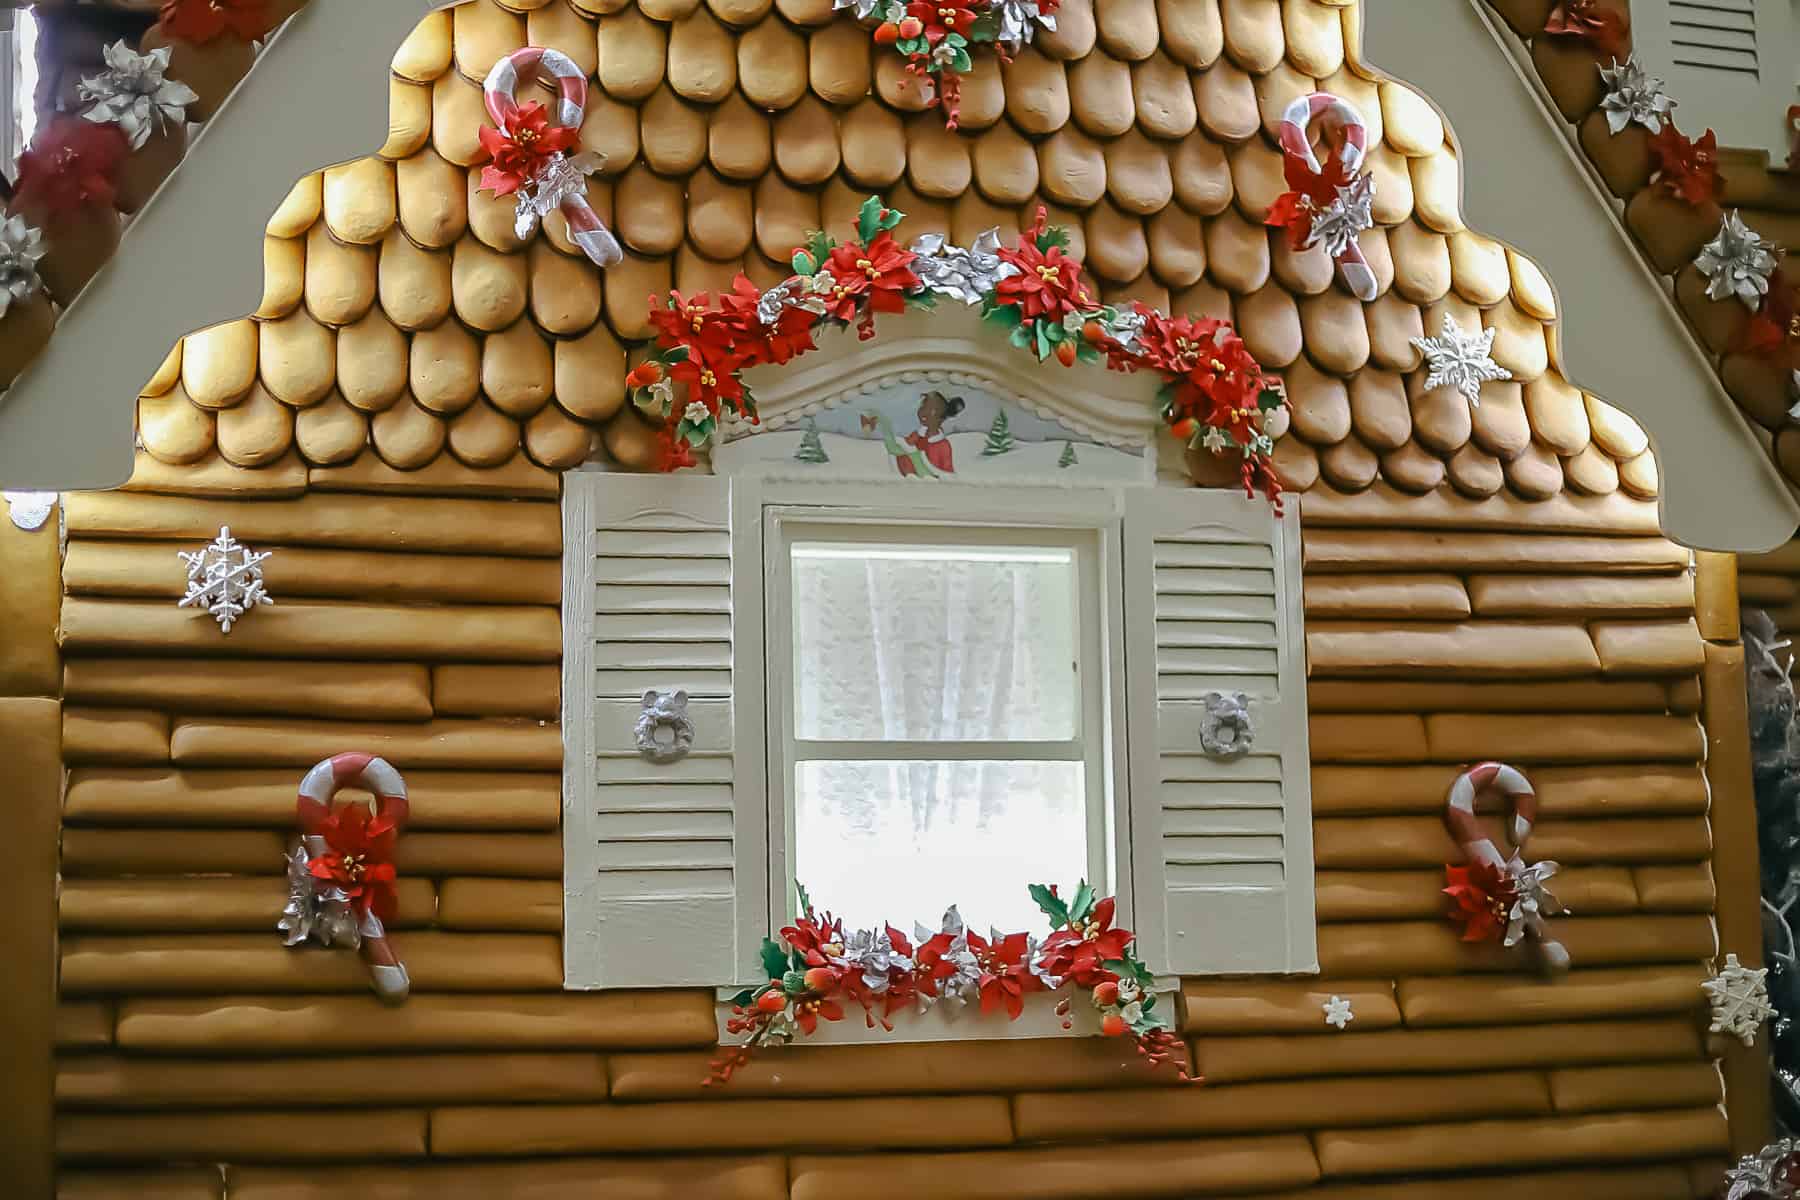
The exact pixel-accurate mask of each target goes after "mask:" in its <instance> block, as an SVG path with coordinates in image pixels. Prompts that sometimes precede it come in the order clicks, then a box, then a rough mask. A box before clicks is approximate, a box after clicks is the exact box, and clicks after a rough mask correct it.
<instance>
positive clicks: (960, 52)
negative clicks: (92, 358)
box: [946, 46, 975, 75]
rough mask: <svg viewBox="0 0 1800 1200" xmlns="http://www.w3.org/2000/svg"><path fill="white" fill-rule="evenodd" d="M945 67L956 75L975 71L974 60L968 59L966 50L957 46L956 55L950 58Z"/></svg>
mask: <svg viewBox="0 0 1800 1200" xmlns="http://www.w3.org/2000/svg"><path fill="white" fill-rule="evenodd" d="M946 65H947V66H948V67H949V68H950V69H951V70H952V71H955V72H956V73H957V74H958V75H967V74H968V73H969V72H970V71H973V70H974V69H975V60H974V59H972V58H970V57H969V52H968V51H967V50H965V49H963V48H962V47H961V46H958V47H957V48H956V53H954V54H952V55H951V56H950V61H949V63H948V64H946Z"/></svg>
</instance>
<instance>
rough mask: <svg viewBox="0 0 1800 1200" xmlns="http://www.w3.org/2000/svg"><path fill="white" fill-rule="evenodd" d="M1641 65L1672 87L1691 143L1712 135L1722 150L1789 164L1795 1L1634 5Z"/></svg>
mask: <svg viewBox="0 0 1800 1200" xmlns="http://www.w3.org/2000/svg"><path fill="white" fill-rule="evenodd" d="M1631 40H1632V46H1633V49H1634V51H1635V53H1636V55H1637V60H1638V62H1639V63H1641V64H1643V67H1644V69H1645V70H1646V71H1648V72H1650V74H1652V75H1657V76H1660V77H1661V78H1662V79H1663V80H1664V81H1666V82H1667V84H1668V92H1669V95H1670V96H1672V97H1673V98H1674V99H1675V101H1676V103H1677V107H1676V110H1675V119H1676V121H1677V122H1678V123H1679V124H1680V126H1681V128H1682V130H1683V131H1684V132H1685V133H1687V134H1688V136H1690V137H1699V136H1700V133H1701V131H1703V130H1704V129H1706V128H1707V127H1709V126H1710V127H1711V128H1713V129H1715V130H1717V131H1718V134H1719V145H1721V146H1731V147H1737V148H1740V149H1747V150H1766V151H1768V153H1769V156H1770V159H1771V162H1772V163H1773V165H1775V166H1777V167H1779V166H1780V165H1781V164H1782V163H1783V162H1785V161H1786V160H1787V157H1788V145H1789V136H1790V135H1789V131H1788V128H1787V110H1788V106H1789V105H1791V104H1794V103H1796V102H1797V101H1800V90H1797V89H1796V84H1800V8H1797V7H1796V3H1795V0H1635V2H1634V3H1633V4H1632V6H1631Z"/></svg>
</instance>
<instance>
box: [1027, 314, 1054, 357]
mask: <svg viewBox="0 0 1800 1200" xmlns="http://www.w3.org/2000/svg"><path fill="white" fill-rule="evenodd" d="M1046 324H1047V322H1044V321H1033V322H1032V323H1031V332H1032V335H1033V337H1034V339H1035V341H1036V342H1037V346H1036V350H1037V356H1038V361H1039V362H1043V361H1044V360H1045V359H1046V358H1049V357H1050V335H1049V333H1047V332H1046V331H1045V325H1046Z"/></svg>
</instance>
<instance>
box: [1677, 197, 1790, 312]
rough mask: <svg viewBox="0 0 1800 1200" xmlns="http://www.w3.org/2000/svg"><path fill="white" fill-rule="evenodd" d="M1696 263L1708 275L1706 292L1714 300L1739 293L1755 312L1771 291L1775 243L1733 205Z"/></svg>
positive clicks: (1747, 305) (1745, 305)
mask: <svg viewBox="0 0 1800 1200" xmlns="http://www.w3.org/2000/svg"><path fill="white" fill-rule="evenodd" d="M1694 265H1695V266H1696V267H1698V268H1699V269H1700V273H1701V274H1702V275H1704V276H1706V294H1707V295H1708V296H1710V297H1712V298H1713V299H1714V300H1724V299H1726V298H1728V297H1731V296H1736V297H1737V298H1738V300H1739V301H1741V302H1742V303H1743V305H1744V307H1745V308H1748V309H1749V310H1750V311H1752V312H1755V311H1756V309H1757V308H1758V307H1760V306H1761V304H1762V298H1763V297H1764V296H1765V295H1767V294H1768V291H1769V276H1770V275H1771V274H1773V273H1774V271H1775V243H1774V242H1771V241H1769V240H1768V239H1767V238H1765V237H1763V236H1762V235H1761V234H1759V233H1757V232H1756V230H1754V229H1752V228H1750V227H1749V226H1748V225H1746V224H1744V217H1743V214H1741V213H1740V212H1738V210H1737V209H1735V208H1734V209H1732V210H1731V211H1730V212H1728V213H1726V214H1725V219H1724V220H1723V221H1721V222H1720V223H1719V233H1718V236H1717V237H1715V238H1713V240H1712V241H1710V242H1708V243H1706V245H1705V246H1704V247H1702V248H1701V250H1700V253H1699V255H1698V256H1697V257H1696V258H1695V259H1694Z"/></svg>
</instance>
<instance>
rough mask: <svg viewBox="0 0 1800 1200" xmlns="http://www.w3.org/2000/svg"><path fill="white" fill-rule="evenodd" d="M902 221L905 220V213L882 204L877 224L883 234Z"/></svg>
mask: <svg viewBox="0 0 1800 1200" xmlns="http://www.w3.org/2000/svg"><path fill="white" fill-rule="evenodd" d="M904 220H906V214H905V213H903V212H901V211H900V210H899V209H897V208H889V207H887V205H885V204H883V205H882V207H881V217H880V219H879V220H878V221H877V224H878V225H879V226H880V227H881V229H882V231H883V232H886V231H887V230H890V229H892V228H894V227H895V226H896V225H898V224H900V222H902V221H904Z"/></svg>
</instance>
